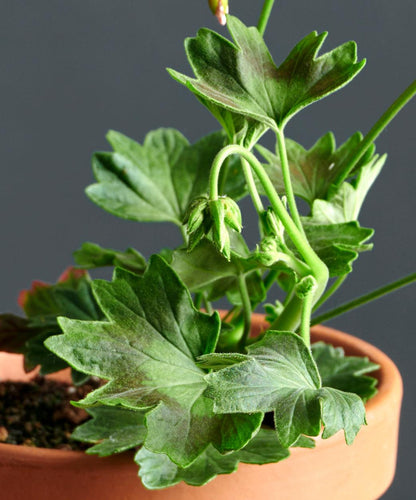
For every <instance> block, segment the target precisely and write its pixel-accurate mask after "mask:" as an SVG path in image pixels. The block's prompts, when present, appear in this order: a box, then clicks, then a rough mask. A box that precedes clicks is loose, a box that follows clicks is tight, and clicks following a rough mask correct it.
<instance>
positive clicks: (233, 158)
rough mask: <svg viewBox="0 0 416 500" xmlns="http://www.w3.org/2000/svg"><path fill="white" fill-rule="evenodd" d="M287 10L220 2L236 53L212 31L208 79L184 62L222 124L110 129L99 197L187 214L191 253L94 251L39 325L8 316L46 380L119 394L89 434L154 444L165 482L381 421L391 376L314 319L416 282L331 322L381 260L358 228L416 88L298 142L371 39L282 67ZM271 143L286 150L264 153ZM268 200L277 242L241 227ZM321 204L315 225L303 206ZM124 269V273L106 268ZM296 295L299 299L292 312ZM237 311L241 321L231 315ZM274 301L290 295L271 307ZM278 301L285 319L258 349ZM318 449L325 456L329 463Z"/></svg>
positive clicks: (28, 296)
mask: <svg viewBox="0 0 416 500" xmlns="http://www.w3.org/2000/svg"><path fill="white" fill-rule="evenodd" d="M272 5H273V1H270V0H266V1H265V3H264V7H263V11H262V14H261V18H260V21H259V23H258V26H257V27H247V26H245V25H244V24H243V23H242V22H241V21H240V20H238V19H237V18H236V17H233V16H231V15H229V14H228V2H226V1H224V0H211V1H210V6H211V9H212V10H213V12H214V13H215V14H216V15H217V17H218V18H219V20H220V21H221V22H222V23H225V22H226V23H227V28H228V31H229V34H230V37H231V41H230V40H229V39H227V38H224V37H223V36H222V35H220V34H218V33H216V32H214V31H211V30H209V29H201V30H200V31H199V32H198V33H197V35H196V36H195V37H193V38H188V39H187V40H186V42H185V48H186V54H187V57H188V60H189V63H190V65H191V68H192V71H193V73H194V75H193V76H186V75H184V74H181V73H179V72H177V71H175V70H172V69H170V70H169V73H170V75H171V76H172V77H173V78H174V79H175V80H177V81H178V82H179V83H180V84H182V85H185V86H186V87H187V88H188V89H189V90H190V91H191V92H192V93H193V94H194V95H195V96H196V97H197V99H198V100H199V101H200V102H201V103H202V104H203V105H204V106H205V107H206V108H207V109H208V111H210V112H211V113H212V114H213V115H214V117H215V118H216V119H217V120H218V122H219V123H220V125H221V130H220V131H217V132H214V133H212V134H210V135H208V136H206V137H203V138H201V139H200V140H199V141H198V142H196V143H194V144H190V143H189V142H188V140H187V139H186V138H185V137H184V136H183V135H182V134H181V133H180V132H178V131H177V130H174V129H158V130H154V131H152V132H150V133H149V134H148V135H147V136H146V137H145V139H144V141H143V144H140V143H138V142H136V141H134V140H132V139H130V138H128V137H126V136H125V135H123V134H121V133H119V132H114V131H110V132H109V133H108V136H107V139H108V141H109V143H110V145H111V147H112V149H113V151H111V152H99V153H96V154H95V155H94V157H93V171H94V175H95V178H96V183H95V184H93V185H91V186H89V187H88V188H87V190H86V193H87V195H88V197H89V198H90V199H91V200H92V201H93V202H94V203H96V204H97V205H98V206H100V207H101V208H103V209H104V210H106V211H108V212H110V213H112V214H114V215H116V216H118V217H121V218H123V219H129V220H134V221H137V222H162V221H165V222H166V221H167V222H171V223H172V224H174V225H176V226H177V227H178V230H179V231H180V232H181V234H182V237H183V243H182V244H181V245H180V246H179V247H178V248H175V249H166V248H164V249H163V250H161V251H160V252H159V253H158V254H155V255H153V256H151V258H150V259H149V260H148V261H146V259H145V258H144V257H143V256H142V255H141V254H140V253H139V252H138V251H137V250H135V249H132V248H129V249H128V250H126V251H116V250H111V249H105V248H102V247H100V246H99V245H97V244H93V243H85V244H84V245H82V247H81V248H80V249H79V250H77V251H76V252H75V253H74V259H75V262H76V264H77V267H76V268H72V269H70V270H69V271H67V272H66V273H65V275H64V276H62V277H61V279H60V280H59V281H58V282H57V283H56V284H55V285H47V284H44V283H40V282H36V283H34V286H33V287H32V289H31V290H29V291H27V292H24V293H23V294H22V295H21V296H20V300H19V302H20V304H21V306H22V307H23V310H24V312H25V317H17V316H15V315H11V314H5V315H2V316H1V318H0V341H1V345H2V348H3V350H5V351H8V352H21V353H23V354H24V359H25V366H26V368H27V369H28V370H29V369H31V368H33V367H35V366H37V365H41V373H42V374H49V373H52V372H55V371H57V370H60V369H62V368H65V367H67V366H68V365H69V366H70V367H71V368H72V377H73V381H74V383H76V384H81V383H82V382H83V381H85V380H86V379H87V378H88V377H90V376H97V377H100V378H101V379H103V381H105V383H103V385H102V386H101V387H100V388H99V389H97V390H95V391H93V392H91V393H89V394H88V395H87V397H85V398H84V399H83V400H82V401H79V402H77V403H74V404H76V405H77V406H80V407H82V408H86V409H87V411H88V412H89V413H90V415H91V417H92V418H91V419H90V420H89V421H88V422H86V423H84V424H82V425H81V426H80V427H78V428H77V429H76V431H75V433H74V435H73V437H74V439H78V440H81V441H85V442H88V443H92V446H91V447H90V448H89V449H88V451H87V453H92V454H98V455H101V456H106V455H111V454H113V453H119V452H122V451H124V450H128V449H131V448H136V449H137V453H136V455H135V460H136V462H137V464H138V465H139V466H140V476H141V479H142V481H143V483H144V485H145V486H146V487H147V488H164V487H167V486H170V485H173V484H175V483H178V482H180V481H185V482H186V483H188V484H192V485H203V484H205V483H206V482H207V481H209V480H211V479H212V478H214V477H215V476H216V475H217V474H226V473H230V472H232V471H234V470H235V469H236V468H237V466H238V463H239V462H245V463H255V464H265V463H270V462H278V461H279V460H282V459H284V458H286V457H287V456H289V453H290V448H292V447H294V446H302V447H309V448H313V446H314V439H313V438H314V437H315V436H318V435H320V434H321V436H322V438H324V439H326V438H330V437H331V436H332V435H334V434H335V433H337V432H338V431H340V430H343V432H344V434H345V440H346V443H347V444H350V443H352V442H353V441H354V438H355V436H356V434H357V433H358V432H359V430H360V427H361V426H362V425H365V423H366V417H365V407H364V403H365V401H366V400H368V399H369V398H371V397H372V396H373V395H374V394H375V393H376V391H377V388H376V379H375V378H373V377H371V376H369V375H368V374H369V373H371V372H373V371H374V370H376V369H377V366H376V365H374V364H373V363H371V362H370V361H369V360H368V359H366V358H357V357H351V356H345V355H344V353H343V351H342V350H341V349H340V348H334V347H333V346H331V345H328V344H325V343H322V342H319V343H317V344H313V345H311V342H310V327H311V325H313V324H316V323H318V322H321V321H324V320H326V319H329V318H331V317H333V316H335V315H337V314H340V313H342V312H345V311H346V310H349V309H351V308H352V307H356V306H357V305H361V304H363V303H364V302H366V301H369V300H371V299H374V298H377V297H379V296H381V295H383V294H384V293H386V292H388V291H392V290H394V289H396V288H399V287H400V286H403V285H406V284H409V283H410V282H412V281H415V279H416V276H415V274H412V275H411V276H409V277H406V278H403V279H401V280H399V281H397V282H395V283H392V284H390V285H387V286H385V287H383V288H381V289H379V290H376V291H374V292H372V293H370V294H367V295H365V296H362V297H360V298H358V299H355V300H354V301H352V302H351V303H348V304H345V305H344V306H341V307H339V308H337V309H336V310H333V311H330V312H328V313H326V314H324V315H319V313H318V310H319V308H320V307H321V306H322V305H323V304H324V303H325V302H326V300H327V299H328V298H329V297H330V296H331V295H332V294H333V293H334V292H335V291H336V290H337V289H338V287H339V286H340V285H341V284H342V282H343V281H344V280H345V278H346V276H347V275H348V274H349V273H350V272H351V271H352V264H353V262H354V261H355V260H356V259H357V258H358V256H359V254H360V253H361V252H364V251H368V250H370V249H371V246H372V244H371V242H370V240H371V237H372V235H373V230H372V229H370V228H367V227H362V226H361V225H360V224H359V222H358V217H359V213H360V209H361V206H362V204H363V202H364V199H365V197H366V195H367V193H368V191H369V189H370V187H371V186H372V184H373V182H374V181H375V179H376V178H377V176H378V174H379V173H380V171H381V169H382V167H383V165H384V163H385V161H386V155H379V154H377V153H376V152H375V146H374V141H375V139H376V138H377V137H378V135H379V134H380V132H381V131H382V130H383V129H384V128H385V126H386V125H387V124H388V123H389V122H390V121H391V119H392V118H393V117H394V115H395V114H396V113H397V112H398V111H399V110H400V109H401V108H402V107H403V106H404V105H405V104H406V103H407V102H408V101H409V100H410V99H411V97H412V96H413V95H414V94H415V93H416V82H413V83H412V84H411V85H410V86H409V87H408V88H407V89H406V90H405V91H404V92H403V94H402V95H401V96H400V97H399V98H398V99H397V100H396V101H395V102H394V103H393V104H392V105H391V106H390V108H389V109H388V110H387V111H386V112H385V113H384V114H383V115H382V116H381V118H380V119H379V120H378V121H377V122H376V124H375V125H374V126H373V127H372V128H371V130H370V131H369V132H368V133H367V134H366V135H364V136H363V135H362V134H361V133H360V132H355V133H353V134H352V135H351V137H350V138H349V139H347V140H346V141H345V142H344V143H343V144H341V145H337V144H336V142H335V138H334V135H333V134H332V133H331V132H328V133H327V134H325V135H323V136H322V137H320V138H318V139H317V140H316V143H315V144H314V145H313V146H312V147H311V148H309V149H306V148H305V147H303V146H302V145H301V144H299V143H297V142H295V141H294V140H292V139H290V138H288V137H286V136H285V128H286V125H287V124H288V123H289V121H291V120H292V119H295V117H296V119H297V116H296V115H297V114H298V113H299V112H300V111H302V109H303V108H305V107H306V106H308V105H309V104H312V103H313V102H315V101H318V100H320V99H322V98H324V97H326V96H328V95H330V94H332V93H333V92H335V91H337V90H338V89H340V88H341V87H343V86H344V85H346V84H347V83H349V82H350V81H351V80H352V79H353V78H355V77H356V76H357V75H358V73H360V71H361V70H362V69H363V67H364V65H365V60H361V61H359V60H357V48H356V44H355V43H354V42H352V41H350V42H346V43H344V44H343V45H341V46H339V47H337V48H335V49H334V50H331V51H329V52H324V53H321V54H319V52H320V51H321V47H322V45H323V43H324V41H325V38H326V33H321V34H318V33H316V32H312V33H310V34H309V35H307V36H305V37H304V38H303V39H302V40H300V42H299V43H298V44H297V45H296V46H295V47H294V48H293V50H292V51H291V52H290V54H289V55H288V56H287V58H286V59H285V60H284V61H282V62H280V63H279V64H276V63H275V62H274V61H273V59H272V56H271V55H270V52H269V50H268V48H267V47H266V44H265V42H264V40H263V33H264V30H265V28H266V24H267V21H268V18H269V15H270V11H271V8H272ZM266 132H269V133H270V134H271V135H272V136H273V137H274V139H275V149H273V150H269V149H267V148H265V147H264V146H262V145H260V144H259V141H260V139H261V138H262V136H263V135H264V134H265V133H266ZM246 196H249V197H250V198H251V200H252V202H253V205H254V207H255V210H256V212H257V215H258V228H259V240H258V244H257V245H256V246H255V248H251V249H250V248H249V247H248V245H247V244H246V242H245V240H244V237H243V235H242V234H241V230H242V225H243V223H244V217H242V216H241V213H240V208H239V205H238V201H239V200H241V199H243V198H244V197H246ZM299 198H301V199H302V200H303V201H304V202H305V203H304V204H303V206H307V207H308V208H307V212H306V213H305V214H301V213H300V212H299V209H298V203H297V201H298V199H299ZM102 266H113V267H114V268H115V270H114V275H113V279H112V281H110V282H108V281H104V280H91V278H90V277H89V275H88V272H87V270H88V269H92V268H97V267H102ZM277 288H279V289H280V290H281V293H282V294H283V299H282V300H281V301H274V300H273V299H270V296H272V297H275V296H276V289H277ZM224 298H225V299H227V300H228V302H229V307H228V310H227V312H223V313H222V314H219V313H218V312H216V311H214V310H213V306H212V303H213V302H215V301H217V300H219V299H224ZM267 300H269V301H271V302H272V303H267ZM261 305H263V306H264V308H265V310H266V313H267V316H266V318H267V321H268V323H269V327H268V328H267V330H265V331H263V332H262V333H261V334H260V335H259V336H257V337H251V336H250V331H251V321H252V312H253V311H254V310H256V309H257V308H258V307H259V306H261ZM311 453H313V452H312V451H311Z"/></svg>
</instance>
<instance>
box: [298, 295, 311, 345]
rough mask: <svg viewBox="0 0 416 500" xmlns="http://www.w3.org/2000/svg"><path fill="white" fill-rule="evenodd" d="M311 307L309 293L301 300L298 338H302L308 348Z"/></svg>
mask: <svg viewBox="0 0 416 500" xmlns="http://www.w3.org/2000/svg"><path fill="white" fill-rule="evenodd" d="M312 306H313V294H312V293H309V294H307V295H306V297H305V298H304V299H303V307H302V317H301V322H300V329H299V332H300V336H301V337H302V339H303V341H304V342H305V344H306V345H307V346H308V347H310V345H311V340H310V325H311V314H312Z"/></svg>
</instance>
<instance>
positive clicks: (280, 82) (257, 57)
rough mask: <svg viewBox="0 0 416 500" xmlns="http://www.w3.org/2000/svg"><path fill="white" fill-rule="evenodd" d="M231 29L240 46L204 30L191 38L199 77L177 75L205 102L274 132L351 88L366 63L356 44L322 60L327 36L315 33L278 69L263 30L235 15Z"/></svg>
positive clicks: (190, 54) (191, 53)
mask: <svg viewBox="0 0 416 500" xmlns="http://www.w3.org/2000/svg"><path fill="white" fill-rule="evenodd" d="M227 25H228V29H229V32H230V34H231V36H232V38H233V40H234V42H235V44H233V43H231V42H230V41H228V40H227V39H225V38H224V37H222V36H220V35H219V34H217V33H215V32H213V31H211V30H207V29H201V30H200V31H199V32H198V34H197V36H196V37H195V38H189V39H187V40H186V52H187V56H188V60H189V62H190V64H191V66H192V69H193V71H194V73H195V76H196V78H195V79H194V78H189V77H186V76H184V75H181V74H180V73H177V72H175V71H171V74H172V76H173V77H174V78H175V79H177V80H178V81H180V82H181V83H184V84H186V85H187V86H188V87H189V89H190V90H191V91H192V92H194V93H195V94H196V95H197V96H198V97H199V98H202V99H205V100H207V101H209V102H210V103H213V104H214V105H216V106H220V107H222V108H224V109H226V110H229V111H231V112H234V113H238V114H241V115H244V116H246V117H248V118H251V119H254V120H257V121H258V122H261V123H264V124H265V125H267V126H268V127H270V128H276V126H279V127H280V126H284V125H285V124H286V123H287V121H288V120H289V119H290V118H291V117H292V116H293V115H294V114H296V113H297V112H298V111H300V110H301V109H302V108H304V107H305V106H307V105H309V104H311V103H312V102H314V101H316V100H318V99H321V98H322V97H325V96H326V95H328V94H331V93H332V92H334V91H335V90H337V89H339V88H341V87H343V86H344V85H346V84H347V83H348V82H349V81H350V80H351V79H352V78H354V76H355V75H356V74H357V73H358V72H359V71H360V70H361V69H362V67H363V66H364V63H365V62H364V61H361V62H360V63H357V62H356V61H357V54H356V52H357V50H356V45H355V43H354V42H347V43H345V44H343V45H341V46H339V47H337V48H336V49H334V50H332V51H331V52H328V53H326V54H323V55H321V56H320V57H316V56H317V53H318V51H319V49H320V48H321V46H322V44H323V42H324V39H325V37H326V33H323V34H321V35H318V34H317V33H316V32H313V33H311V34H310V35H308V36H306V37H305V38H304V39H303V40H301V41H300V42H299V43H298V44H297V45H296V46H295V48H294V49H293V50H292V52H291V53H290V54H289V56H288V57H287V59H286V60H285V61H284V62H283V63H282V64H281V65H280V66H279V67H278V68H277V67H276V66H275V64H274V62H273V60H272V58H271V56H270V53H269V51H268V49H267V47H266V45H265V43H264V41H263V38H262V37H261V35H260V33H259V31H258V30H257V28H255V27H251V28H248V27H246V26H245V25H244V24H243V23H242V22H241V21H239V20H238V19H237V18H235V17H233V16H228V23H227Z"/></svg>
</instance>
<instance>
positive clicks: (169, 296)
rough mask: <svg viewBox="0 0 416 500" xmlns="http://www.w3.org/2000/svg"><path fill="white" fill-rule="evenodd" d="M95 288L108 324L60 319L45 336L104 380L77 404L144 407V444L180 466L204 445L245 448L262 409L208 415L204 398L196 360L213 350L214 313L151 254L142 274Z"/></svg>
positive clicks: (54, 347) (55, 348)
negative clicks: (197, 303)
mask: <svg viewBox="0 0 416 500" xmlns="http://www.w3.org/2000/svg"><path fill="white" fill-rule="evenodd" d="M94 292H95V295H96V297H97V300H98V302H99V304H100V306H101V307H102V309H103V311H104V313H105V315H106V317H107V319H108V322H105V321H102V322H82V321H74V320H69V319H64V318H63V319H61V321H60V323H61V326H62V329H63V330H64V332H65V335H62V336H58V337H53V338H50V339H49V340H48V341H47V345H48V347H49V348H50V349H51V350H52V351H53V352H55V353H56V354H58V355H60V356H61V357H63V358H64V359H66V360H67V361H68V362H69V363H70V364H71V365H72V366H74V367H75V368H77V369H79V370H81V371H84V372H85V373H89V374H93V375H97V376H99V377H102V378H104V379H106V380H109V381H110V382H108V383H107V384H106V385H105V386H103V387H101V388H99V389H97V390H96V391H94V392H92V393H90V394H89V395H88V396H87V397H86V398H85V399H84V400H82V401H81V402H80V403H78V404H79V405H81V406H92V405H97V404H104V405H109V406H116V405H122V406H125V407H127V408H131V409H135V410H142V409H146V410H149V412H148V413H147V414H146V427H147V435H146V438H145V446H146V448H148V449H149V450H151V451H153V452H154V453H165V454H166V455H168V456H169V458H170V459H171V460H172V461H173V462H175V463H177V464H178V465H181V466H187V465H189V464H190V463H192V462H193V461H194V460H195V459H196V458H197V457H198V455H200V454H201V453H202V452H203V450H205V448H207V446H208V445H209V444H210V443H212V444H213V445H214V447H215V448H217V449H218V450H219V451H220V452H228V451H231V450H234V449H239V448H241V447H242V446H244V445H245V444H246V443H247V442H248V440H249V439H250V438H251V437H252V435H253V433H254V432H255V431H256V430H257V428H258V427H259V425H260V423H261V419H262V415H261V413H257V414H255V415H216V414H214V412H213V408H212V407H213V403H212V401H211V400H210V399H208V398H206V397H205V396H204V392H205V389H206V386H207V384H206V381H205V379H204V372H203V370H202V369H200V368H199V367H198V366H197V365H196V363H195V359H196V358H197V357H198V356H200V355H202V354H208V353H210V352H213V351H214V349H215V346H216V342H217V338H218V333H219V326H220V320H219V317H218V315H217V314H214V315H212V316H209V315H207V314H204V313H201V312H199V311H197V310H196V309H195V308H194V306H193V303H192V299H191V296H190V294H189V292H188V290H187V289H186V287H185V286H184V285H183V283H182V282H181V281H180V280H179V278H178V277H177V275H176V274H175V273H174V272H173V271H172V269H171V268H170V267H169V266H168V265H167V264H166V263H165V262H164V261H163V259H161V258H160V257H159V256H157V255H154V256H153V257H152V258H151V259H150V264H149V267H148V269H147V270H146V272H145V274H144V275H143V276H142V277H139V276H136V275H134V274H131V273H129V272H127V271H123V270H117V271H116V274H115V277H114V280H113V282H111V283H108V282H105V281H96V282H94ZM236 428H237V429H239V431H238V433H235V429H236Z"/></svg>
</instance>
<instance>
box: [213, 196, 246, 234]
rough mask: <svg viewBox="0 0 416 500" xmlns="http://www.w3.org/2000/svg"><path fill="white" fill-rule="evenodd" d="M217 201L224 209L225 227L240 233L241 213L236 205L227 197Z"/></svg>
mask: <svg viewBox="0 0 416 500" xmlns="http://www.w3.org/2000/svg"><path fill="white" fill-rule="evenodd" d="M219 201H220V202H221V203H222V205H223V207H224V220H225V223H226V224H227V226H230V227H231V228H232V229H234V230H235V231H237V232H239V233H240V232H241V229H242V223H241V212H240V208H239V206H238V205H237V203H236V202H235V201H234V200H233V199H232V198H229V197H228V196H224V197H221V198H219Z"/></svg>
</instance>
